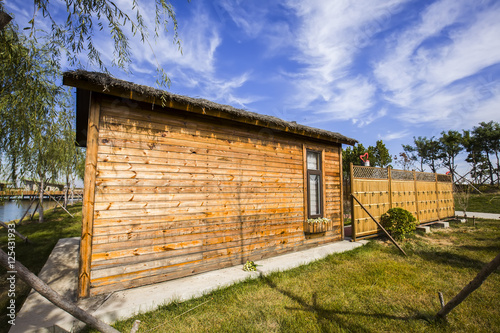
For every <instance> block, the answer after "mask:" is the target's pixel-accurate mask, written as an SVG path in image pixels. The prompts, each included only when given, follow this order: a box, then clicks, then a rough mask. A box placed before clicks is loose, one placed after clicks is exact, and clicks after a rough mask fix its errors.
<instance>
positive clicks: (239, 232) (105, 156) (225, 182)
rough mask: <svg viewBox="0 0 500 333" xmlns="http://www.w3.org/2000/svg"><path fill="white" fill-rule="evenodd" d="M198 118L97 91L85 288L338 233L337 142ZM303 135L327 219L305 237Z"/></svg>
mask: <svg viewBox="0 0 500 333" xmlns="http://www.w3.org/2000/svg"><path fill="white" fill-rule="evenodd" d="M156 108H157V109H158V107H156ZM207 118H208V117H207ZM207 118H202V117H199V116H193V115H191V114H186V113H182V112H181V111H176V110H171V109H164V110H161V109H160V110H157V111H155V110H152V109H151V105H150V104H149V105H146V104H144V105H143V104H137V103H135V102H133V103H132V102H130V101H129V102H128V103H124V102H117V101H116V100H111V99H105V100H103V102H102V104H101V119H100V124H101V127H100V131H99V147H98V154H97V175H96V181H95V193H96V194H95V204H94V207H95V211H94V225H93V238H92V251H91V253H92V255H91V282H90V283H91V285H90V290H91V292H90V294H91V295H96V294H102V293H106V292H110V291H114V290H120V289H125V288H131V287H136V286H141V285H146V284H150V283H156V282H160V281H165V280H170V279H175V278H179V277H183V276H187V275H191V274H196V273H200V272H204V271H209V270H214V269H218V268H222V267H228V266H232V265H238V264H241V263H244V262H245V261H246V260H256V259H260V258H264V257H269V256H275V255H278V254H281V253H284V252H288V251H295V250H299V249H304V248H307V247H311V246H316V245H318V244H322V243H326V242H331V241H334V240H340V239H341V231H340V229H341V228H340V225H341V221H340V207H341V190H340V189H341V185H340V174H341V173H340V165H341V163H340V161H339V156H340V154H339V152H340V151H341V148H340V145H325V144H319V143H314V142H305V143H304V141H303V140H298V139H297V138H295V137H293V136H291V135H286V134H280V133H279V132H276V131H271V130H266V129H262V128H258V127H251V126H249V125H238V124H236V123H230V122H228V121H222V120H220V119H214V120H210V121H207ZM208 119H209V118H208ZM303 144H305V147H307V148H311V149H323V150H324V156H325V158H324V160H325V161H324V168H325V193H326V216H327V217H329V218H331V219H332V220H333V223H332V224H333V230H330V231H328V232H326V234H324V235H323V236H322V237H316V238H313V239H308V238H306V237H305V235H304V231H303V223H304V220H305V218H304V216H305V214H304V213H305V207H304V178H303V163H304V161H303V149H304V147H303Z"/></svg>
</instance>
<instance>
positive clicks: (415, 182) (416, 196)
mask: <svg viewBox="0 0 500 333" xmlns="http://www.w3.org/2000/svg"><path fill="white" fill-rule="evenodd" d="M413 183H414V184H415V207H416V209H417V221H418V224H420V209H419V208H418V186H417V173H416V172H415V170H413Z"/></svg>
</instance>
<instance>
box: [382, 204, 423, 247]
mask: <svg viewBox="0 0 500 333" xmlns="http://www.w3.org/2000/svg"><path fill="white" fill-rule="evenodd" d="M416 222H417V220H416V219H415V217H414V216H413V215H412V213H410V212H409V211H407V210H406V209H403V208H391V209H389V210H388V211H387V213H385V214H383V215H382V217H381V218H380V224H382V226H383V227H384V228H385V230H387V231H388V232H389V233H390V234H391V236H392V237H394V238H395V239H397V240H403V239H405V238H406V237H407V236H409V235H411V234H413V232H415V229H416V228H417V223H416Z"/></svg>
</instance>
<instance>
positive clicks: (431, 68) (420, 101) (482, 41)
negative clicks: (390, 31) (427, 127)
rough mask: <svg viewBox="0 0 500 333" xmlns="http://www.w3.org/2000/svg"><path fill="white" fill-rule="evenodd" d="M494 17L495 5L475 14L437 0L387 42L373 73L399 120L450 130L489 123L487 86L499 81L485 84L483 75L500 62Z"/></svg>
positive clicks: (492, 93)
mask: <svg viewBox="0 0 500 333" xmlns="http://www.w3.org/2000/svg"><path fill="white" fill-rule="evenodd" d="M499 14H500V7H499V6H498V5H495V6H493V7H491V8H488V9H487V10H484V11H480V10H479V9H477V8H474V10H472V8H471V3H469V2H465V3H464V2H460V1H459V2H457V1H448V0H443V1H438V2H436V3H434V4H432V5H431V6H429V7H428V8H427V10H425V11H424V12H423V13H422V14H421V20H420V21H419V22H418V23H417V24H415V25H413V26H411V27H409V28H408V29H406V31H404V32H402V33H398V34H396V35H394V36H392V37H391V38H390V39H389V40H387V41H386V42H387V45H388V48H387V54H386V57H385V58H383V60H382V61H380V62H379V63H376V64H374V74H375V78H376V79H377V80H378V85H379V86H380V88H381V89H382V90H383V91H384V92H385V95H384V98H385V100H386V101H388V102H390V103H392V104H395V105H397V106H398V107H399V108H400V109H401V110H403V111H402V113H401V114H400V115H399V116H398V117H399V119H401V120H402V121H404V122H409V123H413V124H418V123H432V124H433V126H435V127H441V128H446V127H451V128H455V129H461V128H469V127H471V125H473V124H475V123H472V124H471V123H470V121H471V120H472V118H473V119H475V121H480V120H481V119H491V118H489V117H491V116H493V114H492V112H491V110H492V108H493V104H494V103H495V101H498V98H497V97H496V96H498V90H495V89H496V88H495V89H494V88H492V87H494V86H498V84H500V82H498V81H495V80H494V79H492V81H491V82H488V83H485V81H487V80H486V74H484V73H482V70H484V69H486V68H488V67H489V66H493V65H497V64H499V63H500V39H499V38H498V35H499V34H500V22H499V21H498V19H497V18H498V15H499ZM484 90H486V93H479V94H478V92H481V91H484ZM472 115H473V116H472ZM498 118H499V117H498V116H497V119H498Z"/></svg>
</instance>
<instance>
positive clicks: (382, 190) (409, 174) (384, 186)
mask: <svg viewBox="0 0 500 333" xmlns="http://www.w3.org/2000/svg"><path fill="white" fill-rule="evenodd" d="M350 173H351V175H350V176H351V177H350V178H351V193H352V194H354V195H355V196H356V197H357V198H358V199H359V201H361V203H362V204H363V206H365V208H366V209H368V210H369V211H370V213H371V214H372V215H373V216H374V217H375V218H376V219H377V221H380V216H381V215H382V214H384V213H385V212H387V211H388V210H389V209H390V208H394V207H401V208H404V209H406V210H408V211H409V212H411V213H412V214H413V216H415V217H416V219H417V220H418V221H419V222H418V223H425V222H431V221H436V220H441V219H445V218H449V217H453V216H454V215H455V206H454V202H453V182H452V178H451V176H450V175H443V174H435V173H427V172H416V171H403V170H393V169H391V168H387V169H384V168H373V167H364V166H354V165H352V164H351V170H350ZM351 209H352V217H351V218H352V222H353V223H352V228H353V231H352V236H353V240H356V237H363V236H369V235H373V234H377V233H378V232H379V231H380V230H379V229H378V227H377V225H376V224H375V222H373V220H372V219H371V218H370V217H369V216H368V214H367V213H366V212H365V211H364V210H363V209H362V208H361V207H360V205H358V204H357V203H355V202H352V201H351Z"/></svg>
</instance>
